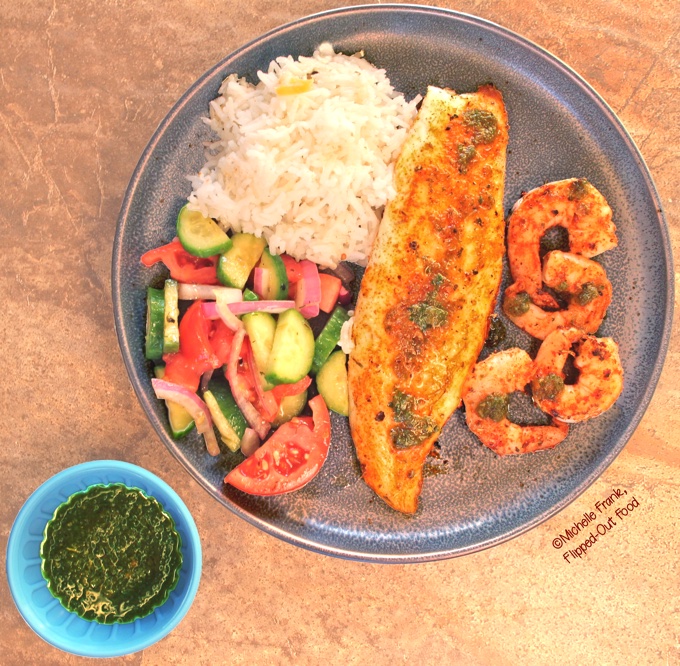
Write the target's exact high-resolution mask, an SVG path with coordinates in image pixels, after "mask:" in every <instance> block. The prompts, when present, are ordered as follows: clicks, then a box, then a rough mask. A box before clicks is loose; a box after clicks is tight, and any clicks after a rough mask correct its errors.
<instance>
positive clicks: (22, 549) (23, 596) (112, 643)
mask: <svg viewBox="0 0 680 666" xmlns="http://www.w3.org/2000/svg"><path fill="white" fill-rule="evenodd" d="M108 483H124V484H125V485H127V486H130V487H134V488H139V489H140V490H143V491H144V492H145V493H146V494H147V495H149V496H152V497H155V498H156V499H157V500H158V501H159V502H160V503H161V505H162V506H163V508H164V509H165V510H166V511H167V512H168V513H169V514H170V515H171V516H172V518H173V520H174V521H175V526H176V527H177V530H178V532H179V534H180V536H181V537H182V557H183V562H182V569H181V570H180V578H179V582H178V583H177V587H175V589H174V590H173V591H172V592H171V593H170V596H169V598H168V600H167V601H166V602H165V603H164V604H163V605H162V606H159V607H158V608H156V610H154V611H153V612H152V613H151V614H150V615H147V616H146V617H144V618H141V619H138V620H135V621H134V622H130V623H129V624H97V623H96V622H88V621H87V620H83V619H82V618H80V617H78V616H77V615H76V614H75V613H71V612H69V611H67V610H66V609H65V608H64V607H63V606H62V605H61V604H60V603H59V600H58V599H56V598H55V597H53V596H52V594H51V592H50V591H49V589H48V588H47V583H46V582H45V579H44V578H43V576H42V573H41V571H40V564H41V560H40V543H41V542H42V539H43V532H44V530H45V525H46V524H47V521H48V520H50V519H51V518H52V515H53V513H54V511H55V509H56V508H57V507H58V506H59V505H60V504H62V503H63V502H65V501H66V500H67V499H68V498H69V497H70V496H71V495H72V494H73V493H76V492H78V491H80V490H85V489H87V488H88V487H89V486H92V485H95V484H108ZM201 567H202V556H201V541H200V539H199V536H198V530H197V529H196V524H195V523H194V519H193V518H192V517H191V514H190V513H189V509H187V507H186V505H185V504H184V502H182V500H181V499H180V497H179V495H178V494H177V493H176V492H175V491H174V490H173V489H172V488H170V486H169V485H168V484H167V483H165V482H164V481H161V479H159V478H158V477H157V476H155V475H154V474H152V473H151V472H148V471H147V470H145V469H142V468H141V467H137V466H136V465H131V464H129V463H126V462H120V461H117V460H95V461H93V462H87V463H83V464H82V465H76V466H75V467H69V468H68V469H65V470H64V471H63V472H60V473H59V474H57V475H56V476H53V477H52V478H51V479H48V480H47V481H46V482H45V483H43V484H42V485H41V486H40V487H39V488H38V489H37V490H36V491H35V492H34V493H33V494H32V495H31V496H30V497H29V498H28V500H27V501H26V503H25V504H24V506H23V507H22V508H21V511H19V514H18V515H17V517H16V520H15V521H14V525H13V526H12V531H11V533H10V536H9V542H8V544H7V580H8V581H9V588H10V591H11V593H12V597H13V599H14V603H15V604H16V605H17V608H18V609H19V612H20V613H21V615H22V616H23V618H24V620H26V622H27V623H28V625H29V626H30V627H31V629H33V630H34V631H35V632H36V633H37V634H38V635H39V636H40V637H41V638H43V639H44V640H46V641H47V642H48V643H50V644H51V645H54V646H55V647H58V648H59V649H61V650H65V651H66V652H71V653H73V654H77V655H81V656H84V657H120V656H122V655H125V654H130V653H132V652H137V651H138V650H143V649H144V648H147V647H149V646H150V645H153V643H155V642H157V641H159V640H160V639H161V638H163V637H164V636H166V635H167V634H168V633H170V632H171V631H172V630H173V629H174V628H175V627H176V626H177V625H178V624H179V622H180V621H181V619H182V618H183V617H184V616H185V615H186V613H187V611H188V610H189V607H190V606H191V604H192V602H193V600H194V597H195V596H196V591H197V590H198V582H199V580H200V578H201Z"/></svg>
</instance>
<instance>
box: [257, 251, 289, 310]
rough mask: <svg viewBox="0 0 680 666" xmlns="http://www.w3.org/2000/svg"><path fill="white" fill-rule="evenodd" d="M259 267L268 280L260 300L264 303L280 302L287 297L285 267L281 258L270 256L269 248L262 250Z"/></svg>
mask: <svg viewBox="0 0 680 666" xmlns="http://www.w3.org/2000/svg"><path fill="white" fill-rule="evenodd" d="M260 267H261V268H264V269H265V270H266V271H267V275H268V276H269V279H268V281H267V284H266V285H265V289H264V293H263V294H262V299H263V300H265V301H280V300H283V299H284V298H287V297H288V275H286V265H285V264H284V263H283V259H281V257H279V256H277V255H275V254H272V253H271V252H270V251H269V248H266V247H265V248H264V251H263V252H262V256H261V257H260Z"/></svg>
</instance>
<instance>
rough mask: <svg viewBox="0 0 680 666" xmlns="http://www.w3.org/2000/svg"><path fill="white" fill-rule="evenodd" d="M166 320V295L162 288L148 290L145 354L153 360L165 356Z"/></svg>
mask: <svg viewBox="0 0 680 666" xmlns="http://www.w3.org/2000/svg"><path fill="white" fill-rule="evenodd" d="M164 320H165V296H164V295H163V290H162V289H154V288H153V287H149V288H148V289H147V290H146V343H145V347H144V355H145V356H146V358H148V359H149V360H151V361H156V360H158V359H159V358H161V356H163V322H164Z"/></svg>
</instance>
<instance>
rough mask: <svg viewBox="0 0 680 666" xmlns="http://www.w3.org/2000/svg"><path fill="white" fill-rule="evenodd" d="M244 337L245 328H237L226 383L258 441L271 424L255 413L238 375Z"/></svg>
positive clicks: (242, 381) (246, 388) (243, 382)
mask: <svg viewBox="0 0 680 666" xmlns="http://www.w3.org/2000/svg"><path fill="white" fill-rule="evenodd" d="M245 337H246V330H245V328H239V330H238V331H236V334H235V335H234V342H233V344H232V346H231V352H230V354H229V362H228V363H227V381H228V382H229V387H230V388H231V393H232V395H233V396H234V400H235V401H236V404H237V405H238V408H239V409H240V410H241V412H242V414H243V416H244V417H245V419H246V421H248V425H250V427H251V428H252V429H253V430H254V431H255V432H256V433H257V435H258V437H259V438H260V439H264V438H265V437H266V436H267V433H268V432H269V430H270V429H271V424H270V423H268V422H267V421H266V420H265V419H264V418H263V417H262V415H261V414H260V413H259V412H258V411H257V409H256V408H255V406H254V405H253V404H252V403H251V402H250V400H248V395H247V390H248V387H247V385H246V384H245V380H244V378H243V377H242V376H241V375H240V374H239V371H238V366H239V358H240V357H241V353H242V352H241V349H242V347H243V341H244V340H245Z"/></svg>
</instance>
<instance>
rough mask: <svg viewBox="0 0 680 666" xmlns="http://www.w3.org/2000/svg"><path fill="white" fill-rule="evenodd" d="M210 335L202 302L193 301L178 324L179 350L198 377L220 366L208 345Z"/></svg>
mask: <svg viewBox="0 0 680 666" xmlns="http://www.w3.org/2000/svg"><path fill="white" fill-rule="evenodd" d="M211 333H212V322H211V321H210V320H209V319H207V318H206V316H205V315H204V314H203V307H202V301H194V302H193V303H192V304H191V305H190V306H189V309H188V310H187V311H186V313H185V314H184V316H183V317H182V319H181V320H180V322H179V350H180V352H181V353H182V354H183V355H184V356H185V357H186V358H187V359H189V360H190V361H191V362H192V363H193V365H194V369H195V370H196V372H197V373H198V374H199V375H202V374H203V373H204V372H206V371H207V370H212V369H214V368H219V367H220V365H222V363H221V361H220V359H219V358H217V356H216V355H215V352H214V350H213V348H212V344H211V343H210V335H211Z"/></svg>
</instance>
